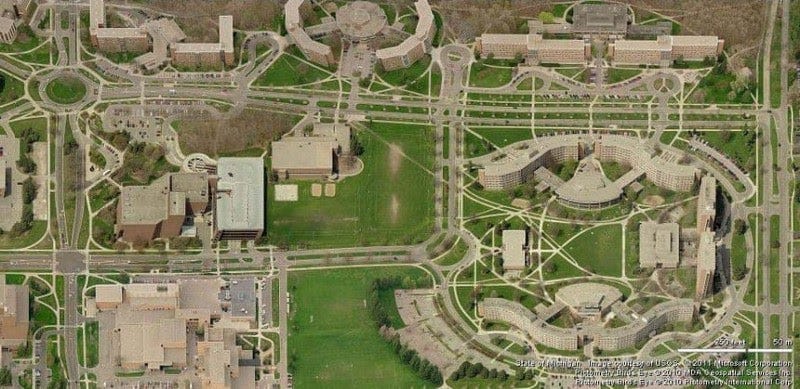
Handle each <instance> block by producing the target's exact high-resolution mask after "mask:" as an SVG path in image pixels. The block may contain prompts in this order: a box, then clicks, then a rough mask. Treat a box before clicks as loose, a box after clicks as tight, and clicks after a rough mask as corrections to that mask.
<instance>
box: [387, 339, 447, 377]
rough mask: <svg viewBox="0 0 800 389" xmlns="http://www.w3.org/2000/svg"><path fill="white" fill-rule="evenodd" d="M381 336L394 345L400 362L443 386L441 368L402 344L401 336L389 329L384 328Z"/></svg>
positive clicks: (393, 347)
mask: <svg viewBox="0 0 800 389" xmlns="http://www.w3.org/2000/svg"><path fill="white" fill-rule="evenodd" d="M381 335H383V338H384V339H386V340H387V341H388V342H389V344H391V345H392V349H393V350H394V352H395V354H397V355H398V356H399V357H400V360H401V361H403V363H405V364H406V365H408V366H409V367H411V369H412V370H414V371H415V372H417V375H419V376H420V377H422V379H424V380H426V381H428V382H430V383H431V384H433V385H434V386H436V387H438V386H440V385H442V383H443V382H444V378H443V377H442V373H441V372H440V371H439V368H438V367H436V365H434V364H432V363H431V362H430V361H428V360H427V359H424V358H422V357H420V356H419V354H418V353H417V351H416V350H414V349H412V348H409V347H408V346H406V345H404V344H402V343H401V342H400V336H399V335H397V333H396V332H394V331H392V330H391V329H389V328H387V327H382V329H381Z"/></svg>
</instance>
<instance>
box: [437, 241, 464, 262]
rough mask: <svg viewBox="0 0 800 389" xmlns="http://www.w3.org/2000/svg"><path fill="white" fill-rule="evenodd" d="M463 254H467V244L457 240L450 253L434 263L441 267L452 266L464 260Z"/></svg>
mask: <svg viewBox="0 0 800 389" xmlns="http://www.w3.org/2000/svg"><path fill="white" fill-rule="evenodd" d="M465 254H467V244H466V243H464V241H463V240H462V239H459V240H458V242H456V244H455V245H454V246H453V247H452V248H451V249H450V251H448V252H447V253H446V254H445V255H443V256H442V257H441V258H439V259H437V260H436V263H437V264H439V265H442V266H448V265H452V264H454V263H457V262H458V261H460V260H461V259H462V258H464V255H465Z"/></svg>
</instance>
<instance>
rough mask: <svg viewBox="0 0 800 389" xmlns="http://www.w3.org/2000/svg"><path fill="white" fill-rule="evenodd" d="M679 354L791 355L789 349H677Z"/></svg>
mask: <svg viewBox="0 0 800 389" xmlns="http://www.w3.org/2000/svg"><path fill="white" fill-rule="evenodd" d="M678 352H679V353H761V354H763V353H770V354H771V353H781V354H786V353H791V352H792V349H790V348H679V349H678Z"/></svg>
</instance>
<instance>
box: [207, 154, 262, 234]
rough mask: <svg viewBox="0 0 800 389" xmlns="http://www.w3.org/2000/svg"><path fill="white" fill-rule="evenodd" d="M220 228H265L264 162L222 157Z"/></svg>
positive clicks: (218, 205) (218, 211) (218, 190)
mask: <svg viewBox="0 0 800 389" xmlns="http://www.w3.org/2000/svg"><path fill="white" fill-rule="evenodd" d="M217 175H218V176H219V181H218V182H217V202H216V209H217V212H216V214H217V228H218V229H219V230H220V231H227V230H231V231H236V230H263V229H264V191H265V187H264V161H263V160H262V159H261V158H220V159H219V162H218V163H217Z"/></svg>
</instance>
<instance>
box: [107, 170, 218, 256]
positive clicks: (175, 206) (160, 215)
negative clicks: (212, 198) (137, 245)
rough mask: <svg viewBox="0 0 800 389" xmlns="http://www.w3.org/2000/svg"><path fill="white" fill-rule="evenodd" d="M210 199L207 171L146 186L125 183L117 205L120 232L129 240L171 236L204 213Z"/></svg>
mask: <svg viewBox="0 0 800 389" xmlns="http://www.w3.org/2000/svg"><path fill="white" fill-rule="evenodd" d="M208 198H209V187H208V177H207V175H206V174H204V173H175V174H170V175H166V176H163V177H161V178H159V179H158V180H156V181H155V182H153V183H152V184H150V185H146V186H125V187H123V188H122V192H121V193H120V199H119V203H118V204H117V226H116V230H117V235H118V236H119V237H120V238H121V239H122V240H124V241H126V242H136V241H150V240H153V239H156V238H171V237H176V236H179V235H180V234H181V227H182V226H183V225H184V221H185V219H186V218H187V216H188V217H192V216H194V215H196V214H199V213H202V212H203V211H204V210H205V209H206V207H207V205H208Z"/></svg>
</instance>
